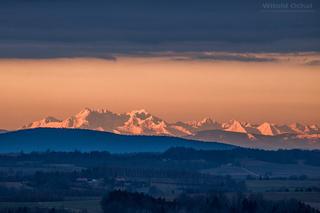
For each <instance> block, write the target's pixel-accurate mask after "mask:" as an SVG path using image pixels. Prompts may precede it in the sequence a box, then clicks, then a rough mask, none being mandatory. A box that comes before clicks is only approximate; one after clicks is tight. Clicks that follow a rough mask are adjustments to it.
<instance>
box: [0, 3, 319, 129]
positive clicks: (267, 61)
mask: <svg viewBox="0 0 320 213" xmlns="http://www.w3.org/2000/svg"><path fill="white" fill-rule="evenodd" d="M278 2H279V1H269V0H266V1H248V0H246V1H235V0H234V1H231V0H227V1H224V2H222V1H217V0H200V1H191V0H186V1H178V0H171V1H167V0H161V1H160V0H148V1H147V0H137V1H131V0H118V1H102V0H92V1H86V0H3V1H1V3H0V95H1V104H0V128H4V129H15V128H18V127H20V126H22V125H24V124H26V123H29V122H31V121H33V120H37V119H40V118H42V117H45V116H48V115H52V116H55V117H58V118H65V117H67V116H70V115H73V114H75V113H77V112H78V111H80V110H81V109H82V108H84V107H91V108H108V109H110V110H112V111H115V112H125V111H129V110H133V109H140V108H145V109H146V110H148V111H150V112H151V113H152V114H155V115H158V116H159V117H161V118H164V119H166V120H168V121H177V120H191V119H200V118H202V117H207V116H211V117H214V118H216V119H218V120H229V119H241V120H246V121H251V122H261V121H266V120H267V121H270V122H277V123H288V122H293V121H299V122H304V123H320V111H319V109H320V98H319V94H320V86H319V83H318V82H319V80H320V54H319V51H320V22H319V20H320V15H319V1H311V0H294V1H293V0H286V1H281V2H282V3H287V5H286V6H283V5H282V6H281V5H280V6H279V5H275V4H277V3H278ZM272 4H273V5H272ZM279 7H280V8H279Z"/></svg>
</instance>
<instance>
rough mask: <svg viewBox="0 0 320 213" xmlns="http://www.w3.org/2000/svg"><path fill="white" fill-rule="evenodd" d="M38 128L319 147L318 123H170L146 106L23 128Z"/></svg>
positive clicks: (264, 145) (83, 112)
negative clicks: (145, 108)
mask: <svg viewBox="0 0 320 213" xmlns="http://www.w3.org/2000/svg"><path fill="white" fill-rule="evenodd" d="M39 127H46V128H48V127H49V128H79V129H90V130H98V131H106V132H112V133H116V134H126V135H165V136H176V137H185V138H189V139H197V140H204V141H219V142H223V143H228V144H235V145H240V146H244V147H255V148H317V147H320V128H319V126H318V125H316V124H314V125H305V124H301V123H293V124H290V125H285V124H283V125H279V124H273V123H269V122H263V123H261V124H251V123H248V122H243V121H237V120H230V121H228V122H218V121H216V120H214V119H212V118H204V119H202V120H200V121H187V122H182V121H179V122H175V123H169V122H167V121H165V120H163V119H161V118H159V117H157V116H154V115H152V114H150V113H148V112H147V111H146V110H144V109H142V110H134V111H130V112H127V113H114V112H111V111H109V110H106V109H102V110H93V109H89V108H85V109H83V110H81V111H80V112H79V113H78V114H76V115H73V116H70V117H68V118H66V119H64V120H60V119H57V118H54V117H46V118H44V119H41V120H38V121H34V122H32V123H30V124H28V125H25V126H23V127H22V129H29V128H39Z"/></svg>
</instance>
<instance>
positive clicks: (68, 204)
mask: <svg viewBox="0 0 320 213" xmlns="http://www.w3.org/2000/svg"><path fill="white" fill-rule="evenodd" d="M100 200H101V198H100V197H94V198H87V199H83V198H79V199H78V198H73V199H70V200H66V201H59V202H0V208H7V207H44V208H56V209H69V210H72V211H77V212H82V211H86V212H87V213H101V212H102V209H101V206H100Z"/></svg>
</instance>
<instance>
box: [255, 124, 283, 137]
mask: <svg viewBox="0 0 320 213" xmlns="http://www.w3.org/2000/svg"><path fill="white" fill-rule="evenodd" d="M257 129H258V130H259V132H260V133H261V134H262V135H278V134H280V133H281V131H280V130H279V129H278V128H277V127H276V126H275V125H274V124H271V123H268V122H264V123H263V124H261V125H260V126H258V128H257Z"/></svg>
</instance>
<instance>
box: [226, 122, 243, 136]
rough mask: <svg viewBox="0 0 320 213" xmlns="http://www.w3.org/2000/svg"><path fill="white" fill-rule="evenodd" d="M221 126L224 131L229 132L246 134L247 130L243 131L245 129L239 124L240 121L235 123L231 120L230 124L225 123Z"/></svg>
mask: <svg viewBox="0 0 320 213" xmlns="http://www.w3.org/2000/svg"><path fill="white" fill-rule="evenodd" d="M223 126H224V128H225V130H226V131H229V132H242V133H247V130H246V129H245V127H244V126H243V125H242V124H241V122H240V121H237V120H231V121H230V122H228V123H225V124H224V125H223Z"/></svg>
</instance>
